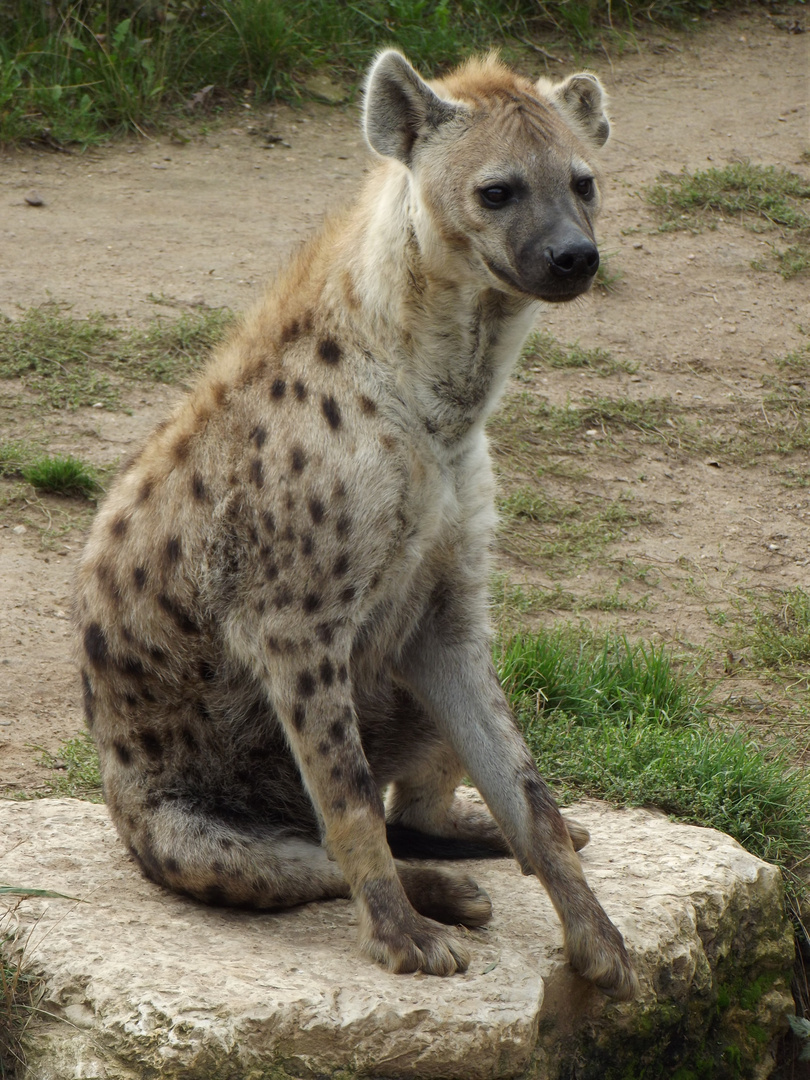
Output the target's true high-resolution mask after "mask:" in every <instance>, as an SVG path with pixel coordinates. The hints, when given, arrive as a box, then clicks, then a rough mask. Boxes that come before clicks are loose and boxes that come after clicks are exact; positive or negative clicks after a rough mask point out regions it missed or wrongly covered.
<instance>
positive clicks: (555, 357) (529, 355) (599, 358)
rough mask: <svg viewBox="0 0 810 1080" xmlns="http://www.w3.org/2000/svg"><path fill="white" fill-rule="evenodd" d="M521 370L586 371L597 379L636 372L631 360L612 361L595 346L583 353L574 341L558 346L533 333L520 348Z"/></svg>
mask: <svg viewBox="0 0 810 1080" xmlns="http://www.w3.org/2000/svg"><path fill="white" fill-rule="evenodd" d="M522 366H523V367H524V368H525V367H527V366H528V367H530V368H535V369H547V368H590V369H591V370H592V371H595V372H597V373H598V374H599V375H614V374H615V373H616V372H617V371H626V372H629V373H630V374H632V373H633V372H635V371H637V370H638V364H636V363H634V362H633V361H632V360H622V359H616V358H615V357H614V356H613V355H612V354H611V353H610V352H608V350H607V349H601V348H599V347H598V346H597V347H596V348H593V349H585V348H583V347H582V346H581V345H580V344H579V342H578V341H575V342H573V344H569V345H562V344H561V343H560V342H559V341H557V339H556V338H555V337H554V335H553V334H549V333H547V332H546V331H545V330H535V331H534V333H532V334H531V335H530V336H529V338H528V340H527V342H526V344H525V345H524V347H523V354H522Z"/></svg>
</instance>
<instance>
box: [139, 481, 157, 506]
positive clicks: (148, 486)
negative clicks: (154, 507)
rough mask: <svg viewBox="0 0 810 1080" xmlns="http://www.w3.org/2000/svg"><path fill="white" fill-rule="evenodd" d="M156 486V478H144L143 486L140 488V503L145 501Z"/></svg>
mask: <svg viewBox="0 0 810 1080" xmlns="http://www.w3.org/2000/svg"><path fill="white" fill-rule="evenodd" d="M154 487H155V481H154V480H144V481H143V483H142V484H141V486H140V487H139V488H138V498H137V502H138V503H145V502H146V500H147V499H148V498H149V496H150V495H151V494H152V491H153V490H154Z"/></svg>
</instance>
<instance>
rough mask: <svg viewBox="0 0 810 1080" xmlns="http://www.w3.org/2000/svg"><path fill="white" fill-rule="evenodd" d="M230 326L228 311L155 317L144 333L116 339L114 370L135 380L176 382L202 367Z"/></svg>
mask: <svg viewBox="0 0 810 1080" xmlns="http://www.w3.org/2000/svg"><path fill="white" fill-rule="evenodd" d="M233 324H234V314H233V312H232V311H230V310H229V309H228V308H208V309H206V310H204V311H201V312H199V313H197V312H195V313H194V314H185V315H181V316H180V318H179V319H167V318H165V317H160V318H157V319H155V320H154V322H153V323H152V325H151V326H150V327H149V328H148V329H147V330H144V331H141V332H133V333H131V334H128V335H126V336H125V337H122V338H121V339H119V340H120V345H119V352H118V358H117V361H116V368H117V370H119V371H123V372H125V373H126V374H127V375H129V376H132V377H136V378H149V379H154V380H155V382H162V383H174V382H178V381H179V380H182V379H184V378H187V377H188V375H190V374H192V373H193V372H195V371H197V370H198V369H199V368H200V367H201V366H202V364H203V363H204V362H205V361H206V360H207V358H208V356H209V355H210V353H211V350H212V349H213V347H214V346H215V345H217V344H218V343H219V342H220V341H222V339H223V338H224V337H225V335H226V333H227V332H228V330H229V329H230V328H231V327H232V326H233Z"/></svg>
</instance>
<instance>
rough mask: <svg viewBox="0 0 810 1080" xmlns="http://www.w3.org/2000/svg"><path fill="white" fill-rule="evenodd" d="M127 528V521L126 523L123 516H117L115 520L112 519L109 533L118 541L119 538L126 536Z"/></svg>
mask: <svg viewBox="0 0 810 1080" xmlns="http://www.w3.org/2000/svg"><path fill="white" fill-rule="evenodd" d="M128 528H129V521H127V519H126V518H125V517H124V515H123V514H119V515H118V517H117V518H113V521H112V524H111V525H110V532H111V533H112V534H113V536H117V537H118V538H119V539H120V537H122V536H126V534H127V529H128Z"/></svg>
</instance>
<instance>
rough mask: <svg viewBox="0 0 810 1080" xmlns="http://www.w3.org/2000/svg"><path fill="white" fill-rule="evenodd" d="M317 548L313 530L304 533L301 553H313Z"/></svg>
mask: <svg viewBox="0 0 810 1080" xmlns="http://www.w3.org/2000/svg"><path fill="white" fill-rule="evenodd" d="M314 550H315V538H314V537H313V535H312V533H311V532H308V533H304V535H303V536H302V537H301V553H302V555H311V554H312V553H313V551H314Z"/></svg>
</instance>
